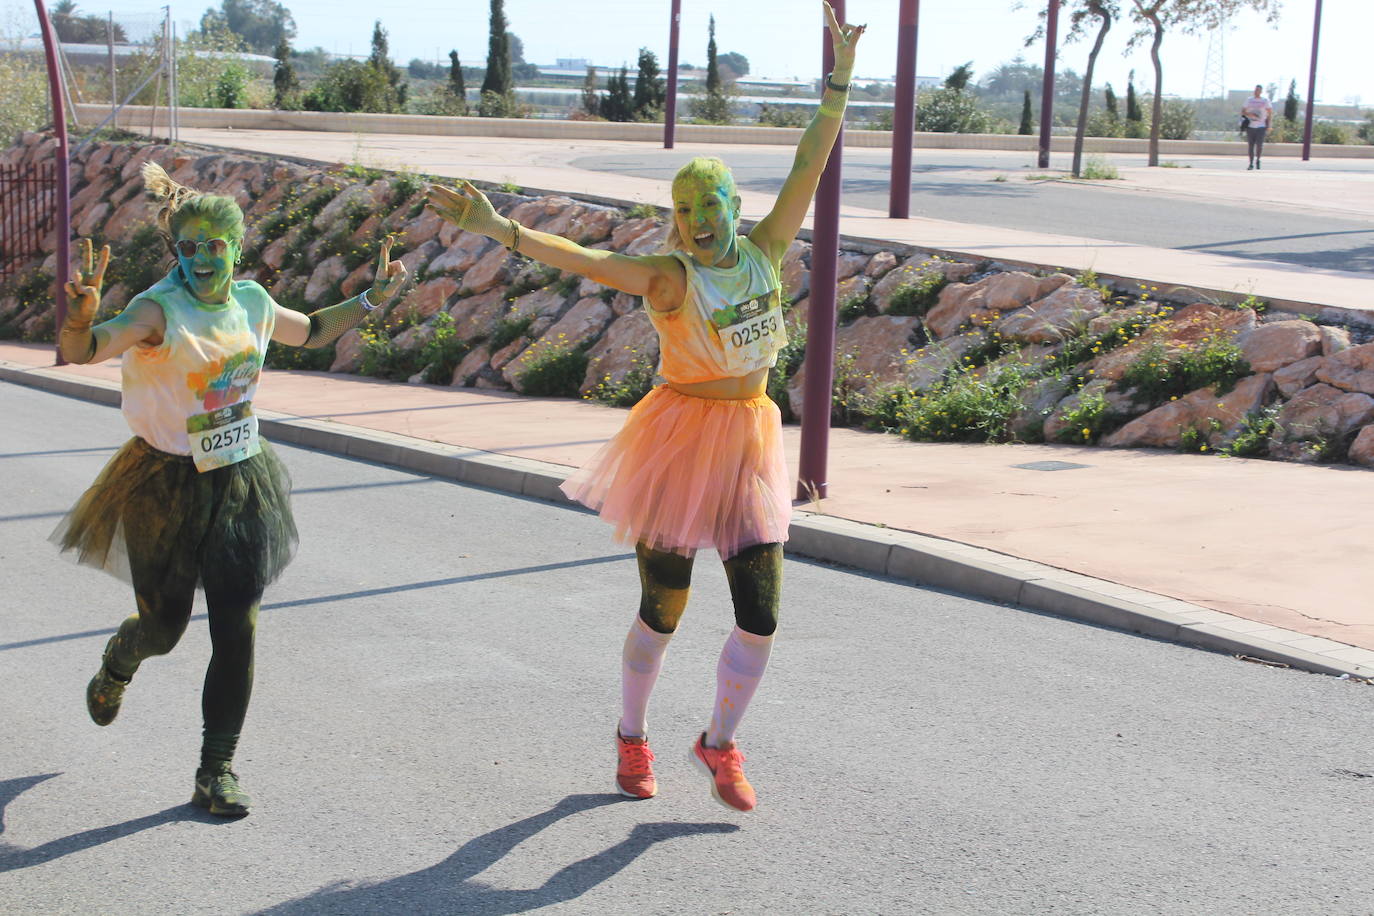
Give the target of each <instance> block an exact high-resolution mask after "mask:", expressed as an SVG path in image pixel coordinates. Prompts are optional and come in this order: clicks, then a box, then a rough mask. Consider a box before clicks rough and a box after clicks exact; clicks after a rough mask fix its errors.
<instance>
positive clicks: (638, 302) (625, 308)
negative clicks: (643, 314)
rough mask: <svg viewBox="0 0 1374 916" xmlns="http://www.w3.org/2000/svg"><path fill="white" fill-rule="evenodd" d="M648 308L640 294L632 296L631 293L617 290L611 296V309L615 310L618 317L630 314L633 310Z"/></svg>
mask: <svg viewBox="0 0 1374 916" xmlns="http://www.w3.org/2000/svg"><path fill="white" fill-rule="evenodd" d="M645 308H648V306H647V305H645V304H644V299H643V298H642V297H640V296H631V295H630V294H629V293H622V292H617V293H616V294H615V295H614V296H612V297H611V311H613V312H615V314H616V317H617V318H619V317H620V316H621V315H628V314H630V313H631V312H637V311H642V310H643V309H645Z"/></svg>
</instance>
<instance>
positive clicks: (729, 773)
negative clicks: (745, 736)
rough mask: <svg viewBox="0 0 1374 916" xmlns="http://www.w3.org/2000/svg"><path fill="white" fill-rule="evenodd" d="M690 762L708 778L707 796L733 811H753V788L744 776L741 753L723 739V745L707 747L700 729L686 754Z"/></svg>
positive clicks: (756, 800) (703, 733)
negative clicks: (709, 793)
mask: <svg viewBox="0 0 1374 916" xmlns="http://www.w3.org/2000/svg"><path fill="white" fill-rule="evenodd" d="M690 759H691V761H692V764H693V765H694V766H696V768H697V769H698V770H700V771H701V772H702V773H705V774H706V775H707V776H710V777H711V796H712V797H713V798H715V800H716V801H718V802H720V803H721V804H722V805H724V806H725V807H727V808H734V809H735V810H736V811H753V810H754V806H755V805H757V804H758V799H757V798H756V797H755V796H754V787H753V786H751V785H749V780H747V779H745V778H744V754H742V753H740V749H739V748H738V747H736V746H735V742H733V741H727V742H726V743H725V746H724V747H719V748H716V747H707V746H706V733H705V732H702V733H701V737H700V738H697V742H696V744H694V745H692V753H691V755H690Z"/></svg>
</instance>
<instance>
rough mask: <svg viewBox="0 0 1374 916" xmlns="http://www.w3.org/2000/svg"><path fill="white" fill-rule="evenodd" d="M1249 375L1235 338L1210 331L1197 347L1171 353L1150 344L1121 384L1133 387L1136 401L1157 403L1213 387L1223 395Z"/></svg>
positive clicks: (1158, 343)
mask: <svg viewBox="0 0 1374 916" xmlns="http://www.w3.org/2000/svg"><path fill="white" fill-rule="evenodd" d="M1249 373H1250V364H1249V363H1248V362H1246V361H1245V357H1244V356H1243V355H1242V353H1241V349H1240V347H1238V346H1236V344H1235V340H1234V335H1232V334H1224V333H1221V332H1213V333H1211V334H1209V335H1208V336H1207V337H1206V338H1204V339H1203V340H1202V341H1200V342H1199V343H1198V344H1197V345H1196V346H1192V347H1188V348H1186V349H1184V350H1182V351H1179V352H1175V353H1170V352H1169V351H1168V349H1167V348H1166V347H1165V346H1164V344H1163V343H1161V342H1159V341H1153V342H1151V343H1149V344H1147V345H1146V346H1145V347H1144V349H1142V350H1141V352H1140V355H1139V356H1137V357H1136V358H1135V360H1134V361H1133V362H1132V363H1131V364H1130V365H1129V366H1127V367H1126V371H1125V372H1124V373H1123V374H1122V376H1121V381H1122V383H1123V384H1125V385H1127V386H1130V387H1133V388H1135V398H1136V400H1137V401H1138V402H1145V403H1150V404H1158V403H1160V402H1162V401H1164V400H1165V399H1166V398H1170V397H1178V396H1181V395H1184V394H1187V393H1188V392H1190V391H1196V390H1198V389H1199V388H1207V387H1211V386H1215V387H1216V392H1217V394H1224V393H1225V392H1227V391H1229V390H1231V388H1233V387H1234V386H1235V383H1236V382H1237V381H1238V380H1240V379H1241V378H1243V377H1244V376H1246V375H1248V374H1249Z"/></svg>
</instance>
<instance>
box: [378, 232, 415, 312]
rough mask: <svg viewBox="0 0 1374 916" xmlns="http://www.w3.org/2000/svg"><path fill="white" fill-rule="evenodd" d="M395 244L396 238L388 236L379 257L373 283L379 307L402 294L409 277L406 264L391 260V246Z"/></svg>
mask: <svg viewBox="0 0 1374 916" xmlns="http://www.w3.org/2000/svg"><path fill="white" fill-rule="evenodd" d="M394 244H396V236H394V235H388V236H387V237H386V238H385V239H383V240H382V250H381V252H380V253H379V254H378V256H377V275H376V278H375V279H374V280H373V282H372V292H374V293H376V294H377V295H376V299H377V302H376V304H377V305H381V304H382V303H383V302H386V301H387V300H388V299H390V298H391V297H392V296H394V295H396V294H397V293H398V292H400V291H401V287H402V286H405V282H406V278H407V276H409V273H408V271H406V266H405V265H404V264H402V263H401V262H400V261H393V260H391V246H392V245H394Z"/></svg>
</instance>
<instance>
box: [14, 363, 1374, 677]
mask: <svg viewBox="0 0 1374 916" xmlns="http://www.w3.org/2000/svg"><path fill="white" fill-rule="evenodd" d="M0 380H3V381H6V382H11V383H14V384H18V385H25V386H28V387H32V388H38V389H41V390H44V391H51V392H53V393H56V394H63V395H67V396H69V397H75V398H81V399H83V400H88V401H94V402H97V403H100V404H105V405H110V406H116V405H118V404H119V402H120V393H119V387H118V386H117V385H115V384H114V383H111V382H104V381H99V380H95V379H76V378H72V377H71V376H69V375H67V374H66V373H63V372H61V371H60V370H56V369H33V368H27V367H24V366H20V365H17V364H15V363H10V362H6V361H3V360H0ZM259 419H260V421H261V424H262V427H263V430H264V431H265V432H266V433H268V435H269V436H270V437H271V438H272V439H273V440H274V441H276V442H281V443H285V444H289V445H298V446H302V447H304V448H313V449H318V450H320V451H325V452H332V453H334V454H338V455H346V456H348V457H351V458H358V459H361V460H364V461H374V462H377V463H379V464H386V465H391V466H393V467H398V468H403V469H405V470H408V471H414V472H416V473H420V474H428V475H431V476H434V477H442V478H445V479H447V480H454V481H458V482H460V483H465V484H471V485H473V486H479V487H485V488H487V489H492V490H500V491H503V492H506V493H517V494H519V495H521V496H527V497H531V498H533V499H541V500H546V501H549V502H553V503H557V504H559V505H565V506H570V505H572V503H571V502H570V500H568V498H567V497H566V496H564V495H563V492H562V491H561V490H560V489H559V488H558V487H559V484H561V483H562V482H563V480H564V479H565V478H566V477H567V476H568V475H569V474H570V473H571V472H572V468H568V467H564V466H562V465H556V464H550V463H548V462H543V461H535V460H533V459H529V458H521V457H517V456H512V455H502V454H498V453H495V452H484V451H480V450H478V449H472V448H465V447H463V446H457V445H446V444H444V443H441V442H431V441H427V440H423V439H415V438H412V437H410V436H401V435H396V434H394V433H387V432H380V431H377V430H371V429H364V428H361V427H357V426H349V425H346V424H342V423H333V422H328V421H322V420H310V419H303V418H300V417H294V416H291V415H289V414H279V413H274V412H270V411H261V412H259ZM787 550H788V552H789V553H792V554H797V555H801V556H805V557H811V558H813V559H817V560H823V561H826V562H831V563H838V564H841V565H844V566H849V567H853V568H855V569H860V570H863V571H866V572H872V573H877V574H879V575H884V576H888V577H890V578H894V579H899V580H902V581H904V582H909V583H912V584H914V585H919V586H924V587H929V588H939V589H946V590H948V591H953V592H960V593H963V594H966V595H972V596H974V597H978V598H985V599H989V600H992V601H997V602H999V603H1002V604H1007V605H1011V606H1014V607H1020V608H1025V609H1027V610H1031V611H1038V612H1043V613H1048V614H1053V615H1055V616H1059V617H1065V618H1069V619H1072V620H1079V621H1083V622H1085V623H1090V624H1096V625H1099V626H1104V627H1110V628H1112V629H1118V630H1125V631H1127V632H1130V633H1139V634H1141V635H1143V636H1149V637H1153V638H1155V639H1162V640H1166V641H1169V642H1175V643H1180V644H1183V645H1188V646H1195V647H1198V648H1202V649H1210V650H1213V651H1216V652H1226V653H1228V654H1231V655H1238V656H1242V657H1245V658H1251V659H1256V660H1260V661H1264V662H1270V663H1274V664H1278V665H1284V666H1287V667H1291V668H1296V669H1299V670H1302V671H1310V672H1314V673H1318V674H1330V675H1336V676H1340V675H1349V676H1351V677H1361V678H1374V651H1370V650H1368V649H1362V648H1358V647H1356V646H1349V645H1345V644H1343V643H1338V642H1334V641H1332V640H1329V639H1323V638H1321V637H1316V636H1308V635H1307V634H1305V633H1297V632H1294V631H1292V630H1285V629H1282V628H1280V627H1272V626H1268V625H1266V624H1262V623H1256V622H1255V621H1252V620H1246V619H1244V618H1242V617H1235V616H1233V615H1230V614H1224V613H1222V612H1220V611H1214V610H1211V609H1210V608H1203V607H1199V606H1197V605H1194V604H1189V603H1188V602H1186V601H1179V600H1177V599H1174V598H1167V597H1164V596H1162V595H1156V594H1153V593H1151V592H1146V591H1142V590H1141V589H1137V588H1132V587H1130V586H1125V585H1118V584H1116V583H1113V582H1107V581H1105V580H1102V579H1094V578H1092V577H1091V576H1083V575H1079V574H1077V573H1072V572H1068V571H1066V570H1062V569H1056V568H1054V567H1052V566H1045V565H1043V564H1041V563H1035V562H1032V561H1030V560H1021V559H1017V558H1015V557H1010V556H1007V555H1005V554H1000V553H996V552H994V551H991V550H984V549H982V548H979V547H971V546H969V545H967V544H960V543H957V542H955V541H947V540H942V539H940V538H935V537H930V536H927V535H922V534H915V533H912V532H908V531H899V530H896V529H891V528H881V527H876V526H873V525H865V524H861V523H859V522H854V521H850V520H848V519H842V518H835V517H833V516H828V515H825V514H823V513H818V512H814V511H810V510H806V509H798V510H797V512H796V513H795V516H794V519H793V521H792V527H791V530H790V539H789V541H788V543H787Z"/></svg>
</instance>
